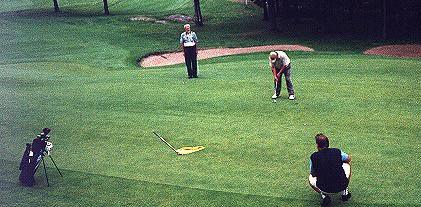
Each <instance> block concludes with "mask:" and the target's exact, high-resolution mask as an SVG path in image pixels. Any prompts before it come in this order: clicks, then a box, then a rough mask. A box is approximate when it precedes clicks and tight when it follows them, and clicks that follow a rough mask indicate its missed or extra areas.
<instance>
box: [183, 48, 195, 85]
mask: <svg viewBox="0 0 421 207" xmlns="http://www.w3.org/2000/svg"><path fill="white" fill-rule="evenodd" d="M190 53H191V52H190V48H188V47H185V48H184V60H185V61H186V67H187V75H188V76H189V78H192V77H193V74H192V72H191V70H192V69H191V57H190V56H191V55H190Z"/></svg>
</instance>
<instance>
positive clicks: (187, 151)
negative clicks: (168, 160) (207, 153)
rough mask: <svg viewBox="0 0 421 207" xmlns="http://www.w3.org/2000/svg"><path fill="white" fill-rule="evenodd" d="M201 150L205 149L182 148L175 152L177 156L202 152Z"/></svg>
mask: <svg viewBox="0 0 421 207" xmlns="http://www.w3.org/2000/svg"><path fill="white" fill-rule="evenodd" d="M203 149H205V147H204V146H196V147H182V148H180V149H178V150H176V152H177V154H179V155H186V154H190V153H193V152H197V151H200V150H203Z"/></svg>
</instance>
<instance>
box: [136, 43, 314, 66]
mask: <svg viewBox="0 0 421 207" xmlns="http://www.w3.org/2000/svg"><path fill="white" fill-rule="evenodd" d="M274 50H284V51H309V52H310V51H314V50H313V49H312V48H309V47H305V46H302V45H266V46H255V47H245V48H215V49H204V50H199V54H198V57H197V58H198V59H199V60H202V59H207V58H213V57H220V56H227V55H236V54H246V53H254V52H267V51H274ZM180 63H184V56H183V52H173V53H166V54H159V55H151V56H147V57H145V58H142V59H141V61H140V62H139V64H140V66H141V67H156V66H165V65H175V64H180Z"/></svg>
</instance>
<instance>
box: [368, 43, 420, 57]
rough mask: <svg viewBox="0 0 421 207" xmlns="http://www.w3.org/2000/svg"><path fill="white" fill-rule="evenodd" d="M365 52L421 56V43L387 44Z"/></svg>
mask: <svg viewBox="0 0 421 207" xmlns="http://www.w3.org/2000/svg"><path fill="white" fill-rule="evenodd" d="M364 54H366V55H382V56H389V57H405V58H421V45H420V44H407V45H385V46H380V47H375V48H371V49H369V50H366V51H365V52H364Z"/></svg>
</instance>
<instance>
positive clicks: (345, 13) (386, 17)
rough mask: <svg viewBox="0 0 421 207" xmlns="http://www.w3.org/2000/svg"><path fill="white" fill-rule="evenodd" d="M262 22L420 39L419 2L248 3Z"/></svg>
mask: <svg viewBox="0 0 421 207" xmlns="http://www.w3.org/2000/svg"><path fill="white" fill-rule="evenodd" d="M252 1H253V2H254V3H255V4H257V5H259V6H260V7H261V8H262V9H263V19H264V20H267V21H269V22H270V27H271V29H272V30H278V29H280V28H279V22H280V21H284V20H286V21H293V22H295V23H302V22H300V21H309V22H311V23H309V24H315V25H317V26H318V29H319V30H320V31H322V32H325V33H361V34H362V35H373V34H375V35H377V36H379V37H383V38H385V39H386V38H389V37H405V36H408V37H412V36H415V35H421V15H420V14H421V0H399V1H395V0H300V1H297V0H252Z"/></svg>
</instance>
